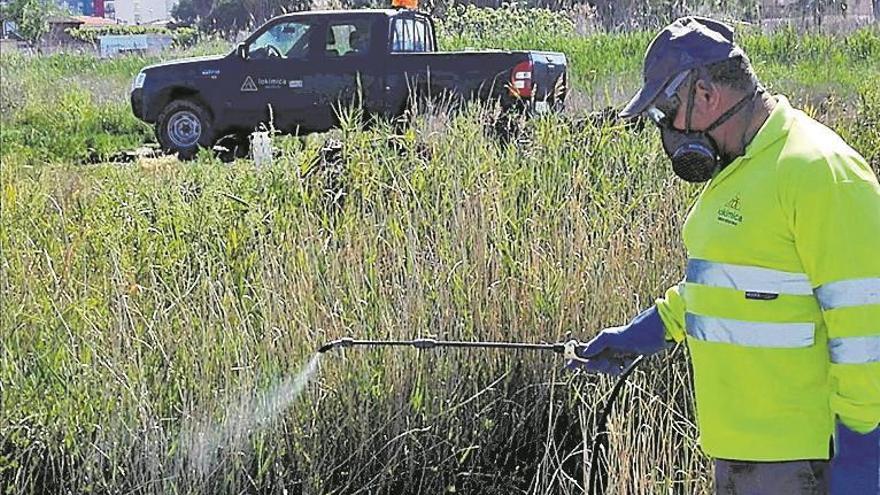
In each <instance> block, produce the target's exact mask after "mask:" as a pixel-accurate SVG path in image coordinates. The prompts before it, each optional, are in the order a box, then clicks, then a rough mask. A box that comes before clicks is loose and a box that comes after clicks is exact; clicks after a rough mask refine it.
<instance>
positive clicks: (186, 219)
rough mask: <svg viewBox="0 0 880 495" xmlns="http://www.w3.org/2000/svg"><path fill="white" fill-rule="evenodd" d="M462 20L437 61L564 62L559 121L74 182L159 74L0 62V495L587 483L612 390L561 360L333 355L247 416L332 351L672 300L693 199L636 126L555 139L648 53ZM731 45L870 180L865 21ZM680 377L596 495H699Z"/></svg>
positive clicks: (429, 120)
mask: <svg viewBox="0 0 880 495" xmlns="http://www.w3.org/2000/svg"><path fill="white" fill-rule="evenodd" d="M444 25H449V24H444ZM468 29H469V28H466V29H462V30H460V32H457V33H451V32H446V33H445V35H444V36H445V38H444V41H446V42H448V43H447V44H446V46H456V47H464V46H475V47H476V46H509V47H514V46H516V47H521V48H530V47H531V48H537V47H540V48H545V49H554V50H562V51H565V52H566V53H568V54H569V57H570V60H571V62H572V68H571V71H572V75H573V78H572V80H573V82H574V86H575V90H576V94H575V95H573V98H572V106H573V107H574V108H573V109H572V112H573V114H574V117H559V116H546V117H542V118H540V119H536V120H534V121H531V122H529V123H528V124H526V129H525V132H524V133H523V134H522V136H521V137H520V139H517V140H515V141H513V142H512V143H509V144H501V143H499V142H497V141H495V140H493V139H491V138H489V137H487V134H486V132H485V121H486V118H487V117H486V115H485V112H486V110H484V109H478V108H471V109H468V110H467V111H465V112H464V113H462V114H458V115H455V116H447V115H444V114H440V115H435V116H422V117H419V118H417V119H416V120H415V122H414V123H413V124H412V126H411V127H410V128H408V129H406V130H405V131H404V132H403V133H401V134H394V133H393V131H392V128H391V127H390V126H388V125H379V126H376V127H372V128H370V129H362V128H360V127H358V126H357V125H355V124H354V123H352V122H354V119H351V120H350V121H348V122H347V123H346V124H345V126H344V128H343V129H342V130H341V131H339V132H337V133H334V137H337V138H340V139H342V141H343V142H344V143H345V145H344V148H343V151H342V156H341V157H340V158H339V159H338V160H337V159H334V158H332V157H328V156H322V153H321V149H320V148H321V146H322V145H323V142H324V140H325V139H326V136H314V137H311V138H309V139H308V140H305V141H299V140H295V139H279V140H278V144H279V146H280V147H281V148H282V149H281V154H280V156H279V157H277V158H276V160H275V163H274V164H273V165H272V166H270V167H265V168H255V167H254V166H253V164H252V163H250V162H248V161H239V162H236V163H234V164H232V165H223V164H220V163H218V162H217V161H216V160H215V159H214V158H213V157H211V156H210V154H208V153H204V154H202V155H200V156H199V157H198V159H197V160H196V161H195V162H192V163H187V164H181V163H179V162H177V160H176V159H173V158H162V159H151V160H141V161H139V162H137V163H135V164H132V165H120V164H112V163H102V164H87V163H86V162H88V161H89V160H90V159H91V158H92V155H93V154H94V155H97V157H98V159H106V157H109V156H111V155H112V154H113V153H114V152H115V151H118V150H119V149H125V148H128V147H132V146H136V145H138V144H140V143H143V142H146V141H149V140H150V139H152V138H151V131H150V129H149V128H148V127H147V126H144V125H142V124H140V123H138V122H137V121H136V120H134V118H133V117H131V115H130V110H129V109H128V106H127V101H126V97H127V91H128V85H129V83H130V81H131V78H132V77H133V76H134V74H135V73H136V72H137V71H138V70H139V69H140V67H141V66H143V65H145V64H147V63H152V62H154V61H155V59H144V58H137V57H132V58H121V59H113V60H96V59H93V58H90V57H86V56H74V55H52V56H47V57H36V58H26V57H22V56H10V55H8V54H3V55H2V58H0V62H2V69H3V86H2V93H0V97H2V99H0V104H2V108H0V115H2V117H0V118H2V121H0V124H2V128H0V144H2V151H0V159H2V167H0V203H2V208H0V226H2V229H0V253H2V264H0V302H2V311H0V346H2V347H0V356H2V357H0V391H2V397H3V400H2V405H0V487H3V488H4V489H5V493H46V492H48V493H68V492H69V493H108V492H113V493H130V492H131V493H254V492H266V493H284V490H288V492H289V493H300V492H304V493H339V494H353V493H358V492H360V493H415V492H423V493H488V494H493V493H498V494H501V493H505V494H506V493H522V492H528V493H580V492H581V491H580V490H579V487H582V486H583V479H584V470H585V469H586V467H585V464H584V462H583V458H584V457H583V456H584V449H585V448H588V447H589V442H590V440H591V438H592V435H593V432H594V429H595V425H594V422H595V413H596V408H597V406H598V404H599V403H600V402H601V401H602V399H603V398H604V397H605V396H606V395H607V393H608V392H609V390H610V381H609V380H607V379H605V378H600V377H585V376H580V375H578V376H573V375H571V374H570V373H567V372H564V371H563V370H561V367H562V365H563V363H562V361H561V360H559V359H558V357H556V356H550V355H537V354H528V353H503V352H496V351H486V352H466V351H452V350H448V351H438V352H430V353H427V352H426V353H419V352H416V351H412V350H397V351H390V350H349V351H346V352H345V353H344V355H341V354H338V353H334V354H331V355H328V356H326V357H325V358H324V359H323V361H322V362H321V364H320V371H319V373H318V374H317V375H316V377H315V378H314V380H313V381H312V382H311V383H310V384H309V385H308V386H307V387H306V390H305V392H304V393H303V395H302V396H301V397H300V398H299V400H296V401H294V402H293V404H292V405H291V407H290V409H289V410H286V411H284V413H283V414H281V415H280V417H278V418H274V420H273V418H271V415H269V414H265V411H267V410H269V411H271V410H274V409H277V408H276V407H274V406H273V405H272V404H273V402H272V401H268V402H267V401H265V400H263V399H262V398H261V396H260V395H259V394H260V392H259V391H263V390H272V388H273V387H274V386H277V385H278V384H279V383H280V382H281V381H282V380H284V379H285V378H286V377H288V376H290V375H292V374H296V373H297V371H298V370H299V368H300V367H301V366H302V365H303V364H304V363H305V362H306V361H308V360H309V358H310V356H311V355H312V353H313V352H314V350H315V349H316V348H317V347H318V346H319V345H320V344H322V343H323V342H325V341H327V340H330V339H333V338H337V337H340V336H344V335H351V336H357V337H373V338H398V337H401V338H409V337H415V336H425V335H436V336H438V337H441V338H452V339H467V340H470V339H481V340H483V339H485V340H490V339H498V340H517V341H529V342H534V341H542V340H544V341H555V340H558V339H562V338H564V337H565V335H566V333H567V332H572V334H574V335H575V336H578V337H581V338H587V337H589V336H591V335H592V334H593V333H594V332H595V331H597V330H598V329H599V328H601V327H603V326H606V325H612V324H619V323H621V322H623V321H625V320H626V319H627V318H628V317H629V316H631V315H632V314H634V313H635V312H636V311H637V310H638V309H640V308H642V307H644V306H646V305H648V304H650V303H651V301H652V299H653V298H654V297H656V296H657V295H658V294H661V293H662V291H663V290H664V289H665V288H666V287H667V286H669V285H671V284H673V283H675V282H677V281H678V280H679V279H680V277H681V273H682V266H683V262H684V252H683V249H682V247H681V244H680V238H679V230H680V227H681V223H682V222H683V220H684V214H685V212H686V210H687V207H688V205H689V203H690V201H691V200H692V198H693V197H694V194H695V193H696V192H697V189H696V188H693V187H688V186H684V185H682V183H681V182H680V181H678V180H676V179H674V178H673V177H672V176H671V173H670V171H669V169H668V165H667V162H666V159H665V157H664V156H663V155H662V151H661V150H660V147H659V144H658V143H657V136H656V132H655V131H654V130H652V129H649V128H648V129H644V130H632V129H627V128H624V127H622V126H615V125H608V124H598V123H594V122H590V121H589V120H585V121H581V120H578V119H577V118H576V117H578V116H582V115H583V114H584V113H585V112H586V111H587V110H589V109H591V108H593V107H603V106H605V105H607V104H611V103H615V104H616V103H620V102H621V101H622V99H623V95H624V94H626V93H628V92H629V91H630V90H632V89H633V88H635V87H636V85H637V84H638V78H639V76H638V66H639V63H640V57H641V55H642V53H643V52H644V47H645V43H646V42H647V41H648V40H649V39H650V35H647V34H630V35H616V36H610V35H597V36H591V37H586V38H577V37H574V36H572V35H571V34H570V33H568V34H566V33H560V34H559V37H546V38H539V37H537V36H535V35H529V34H525V33H521V32H517V31H516V30H512V31H510V32H507V33H506V34H505V33H499V32H496V31H493V32H492V33H493V34H485V33H484V34H483V35H482V36H483V37H482V38H481V37H479V36H478V35H477V34H475V33H474V32H471V31H469V30H468ZM504 36H507V41H505V38H504ZM743 43H744V44H745V46H746V48H747V50H749V51H750V52H751V55H752V58H753V60H754V62H755V65H756V67H757V69H758V73H759V75H760V76H761V77H762V78H764V79H765V80H766V81H767V83H768V84H769V85H770V86H771V88H773V90H775V91H778V92H782V93H787V94H790V95H792V99H793V101H794V103H795V104H796V105H799V106H802V107H806V108H807V109H808V111H810V112H812V113H813V114H814V115H816V116H817V117H818V118H820V119H821V120H823V121H825V122H826V123H828V124H829V125H830V126H832V127H833V128H835V129H836V130H837V131H838V132H840V133H841V134H842V135H843V136H844V137H845V138H846V139H848V140H849V141H850V142H851V143H852V144H853V146H854V147H856V149H858V150H859V151H861V152H862V154H864V155H865V156H866V157H868V158H869V159H870V160H871V161H872V164H873V166H874V169H875V170H876V171H880V91H878V89H877V88H876V84H873V85H872V81H876V80H877V78H878V77H880V67H878V66H877V64H876V62H874V61H876V60H877V58H878V57H880V34H878V32H877V31H876V30H873V31H872V30H863V31H860V32H858V33H856V34H855V35H852V36H848V37H846V38H843V39H841V38H832V37H828V36H819V35H810V36H796V35H794V34H793V33H781V34H778V35H773V36H768V37H762V36H759V35H758V34H756V33H750V34H748V35H746V36H745V37H744V39H743ZM223 49H225V48H224V47H218V46H211V47H205V46H204V45H200V46H199V47H198V48H197V49H196V50H193V51H188V52H186V53H187V54H189V53H196V52H197V51H198V52H200V53H203V52H204V51H215V52H217V51H222V50H223ZM177 55H180V53H175V54H172V55H169V56H177ZM817 71H818V73H817ZM89 148H91V150H89ZM685 357H686V352H685V351H684V349H681V348H679V349H676V350H674V351H670V352H669V353H668V354H667V355H665V356H663V357H660V358H653V359H651V360H649V361H648V362H647V363H646V365H645V366H644V368H643V370H641V371H637V372H636V374H635V376H634V377H633V379H632V380H631V384H630V385H628V386H627V387H626V390H625V393H624V397H623V402H621V403H620V404H618V407H617V409H616V411H617V412H616V413H615V415H614V416H613V418H612V431H611V435H610V444H611V452H610V453H609V456H608V457H609V459H610V473H611V476H612V480H611V481H612V484H613V486H614V487H615V490H614V493H627V494H629V493H666V492H669V491H673V490H674V491H675V492H684V493H706V492H707V491H708V490H709V487H710V486H711V484H710V480H711V469H710V466H709V463H708V461H707V459H705V458H704V457H703V455H702V454H701V453H700V452H699V450H698V448H697V446H696V428H695V426H694V424H693V423H692V420H693V411H692V406H691V404H692V398H691V392H690V378H689V374H688V372H687V361H686V359H685ZM283 385H286V384H283ZM287 389H288V387H286V386H284V387H281V388H280V389H279V390H283V391H286V390H287ZM273 399H278V400H280V399H283V397H273ZM266 404H268V405H266ZM255 411H258V412H259V414H256V416H258V417H259V418H261V419H263V421H259V422H257V423H256V424H254V425H251V426H254V427H253V428H251V429H248V428H244V426H246V424H247V421H244V419H246V418H240V417H239V415H242V414H244V413H255ZM624 411H625V412H627V416H624V415H622V414H621V412H624Z"/></svg>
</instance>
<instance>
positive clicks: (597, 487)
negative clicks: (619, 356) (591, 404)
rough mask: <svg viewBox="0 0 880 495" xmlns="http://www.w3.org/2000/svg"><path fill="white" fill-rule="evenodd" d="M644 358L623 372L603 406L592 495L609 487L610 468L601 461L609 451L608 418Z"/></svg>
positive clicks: (593, 462) (593, 463) (595, 439)
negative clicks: (604, 452) (600, 455)
mask: <svg viewBox="0 0 880 495" xmlns="http://www.w3.org/2000/svg"><path fill="white" fill-rule="evenodd" d="M644 358H645V356H639V357H637V358H635V360H633V362H631V363H630V364H629V366H627V367H626V368H625V369H624V370H623V373H621V374H620V377H619V378H617V381H616V382H615V383H614V388H612V389H611V395H609V396H608V399H607V400H606V401H605V405H604V406H602V413H601V414H600V415H599V421H597V422H596V424H597V425H598V427H599V428H600V429H599V430H598V431H596V436H594V437H593V446H592V450H591V451H590V485H589V491H590V495H603V494H604V493H605V489H606V488H607V487H608V466H607V464H605V463H602V462H600V460H599V454H600V452H601V451H606V450H608V418H609V417H610V416H611V411H612V410H613V409H614V403H615V402H616V401H617V396H618V395H620V391H621V390H623V384H624V383H626V379H627V378H628V377H629V375H630V374H631V373H632V372H633V371H634V370H635V369H636V367H637V366H638V365H639V363H641V362H642V360H643V359H644Z"/></svg>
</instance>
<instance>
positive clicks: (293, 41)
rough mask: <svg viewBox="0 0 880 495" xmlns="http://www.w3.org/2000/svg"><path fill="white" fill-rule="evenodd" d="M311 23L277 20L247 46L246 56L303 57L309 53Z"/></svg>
mask: <svg viewBox="0 0 880 495" xmlns="http://www.w3.org/2000/svg"><path fill="white" fill-rule="evenodd" d="M312 31H314V26H313V24H311V23H309V22H301V21H286V22H279V23H278V24H275V25H274V26H272V27H270V28H269V29H267V30H266V31H264V32H263V34H261V35H259V36H258V37H257V38H256V39H255V40H253V41H252V42H251V44H250V45H249V46H248V58H251V59H266V58H273V57H277V58H295V59H304V58H306V57H307V56H308V54H309V40H310V39H311V37H312V36H311V34H312Z"/></svg>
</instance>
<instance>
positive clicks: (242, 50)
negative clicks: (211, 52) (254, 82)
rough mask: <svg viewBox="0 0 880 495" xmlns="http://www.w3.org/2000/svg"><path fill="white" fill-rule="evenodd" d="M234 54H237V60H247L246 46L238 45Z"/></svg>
mask: <svg viewBox="0 0 880 495" xmlns="http://www.w3.org/2000/svg"><path fill="white" fill-rule="evenodd" d="M235 53H237V54H238V58H240V59H242V60H247V58H248V52H247V46H245V44H244V43H239V44H238V45H236V47H235Z"/></svg>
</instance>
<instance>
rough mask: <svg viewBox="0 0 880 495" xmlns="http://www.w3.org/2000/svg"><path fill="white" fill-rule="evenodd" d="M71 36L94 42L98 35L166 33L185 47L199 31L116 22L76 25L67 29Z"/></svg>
mask: <svg viewBox="0 0 880 495" xmlns="http://www.w3.org/2000/svg"><path fill="white" fill-rule="evenodd" d="M67 33H68V34H70V36H71V37H73V38H74V39H77V40H79V41H84V42H86V43H96V42H97V41H98V37H99V36H107V35H114V34H117V35H122V34H167V35H169V36H171V37H172V39H173V40H174V43H175V44H176V45H177V46H180V47H187V46H190V45H192V44H194V43H195V42H196V41H197V40H198V35H199V31H198V30H197V29H196V28H192V27H179V28H176V29H168V28H166V27H162V26H136V25H124V24H117V25H112V26H100V27H78V28H71V29H68V30H67Z"/></svg>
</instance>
